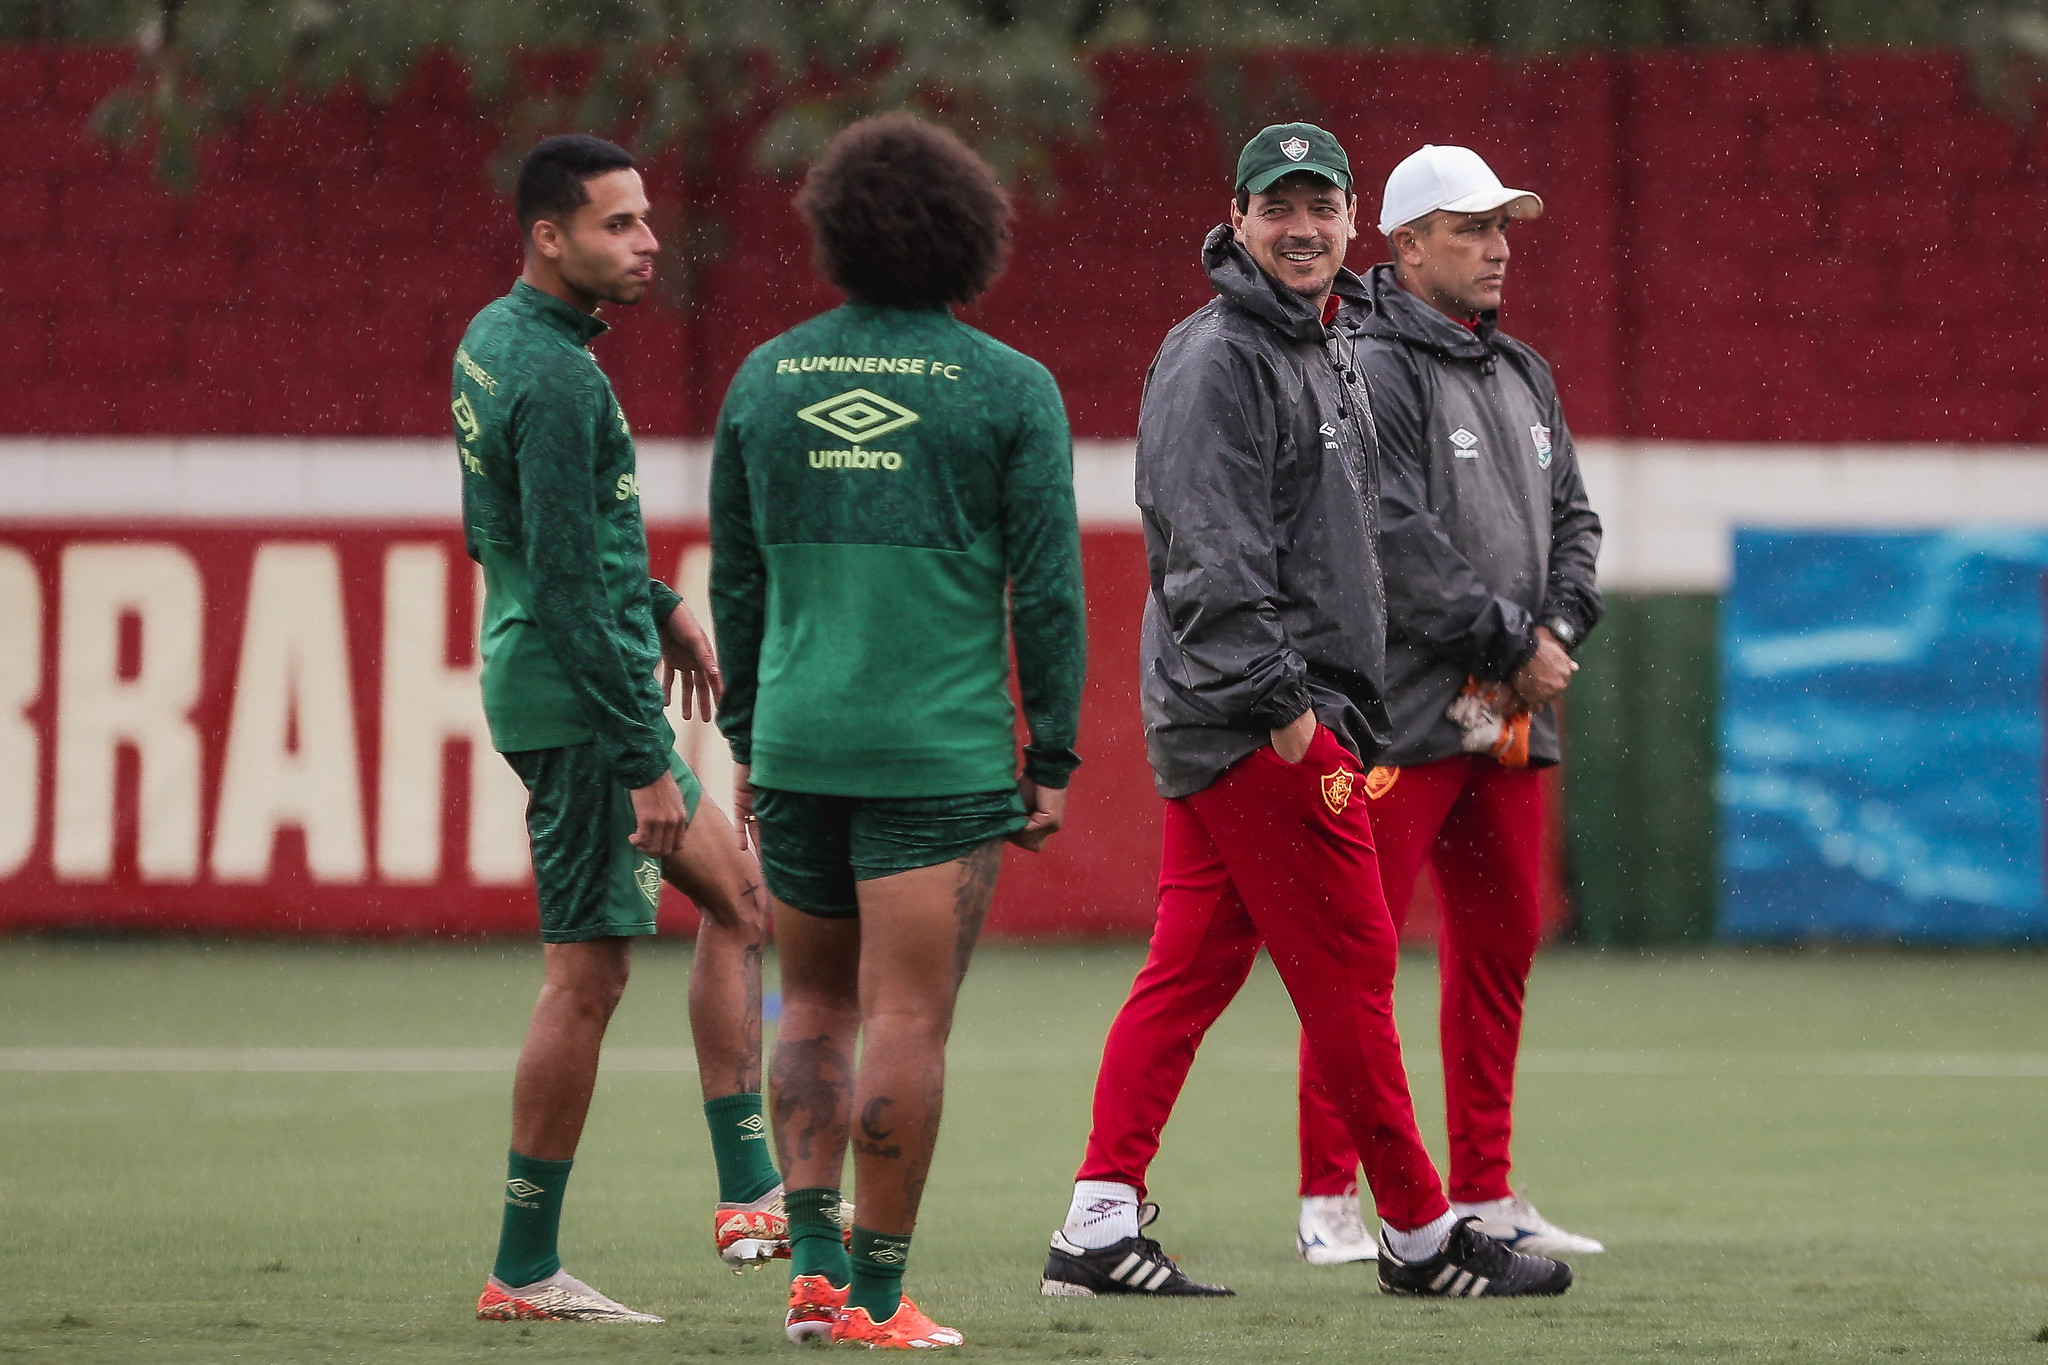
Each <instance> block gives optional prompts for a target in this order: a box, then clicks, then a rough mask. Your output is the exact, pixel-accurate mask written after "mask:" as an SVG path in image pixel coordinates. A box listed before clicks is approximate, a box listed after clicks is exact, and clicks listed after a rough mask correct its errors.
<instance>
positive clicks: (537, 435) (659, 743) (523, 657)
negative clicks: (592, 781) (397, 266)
mask: <svg viewBox="0 0 2048 1365" xmlns="http://www.w3.org/2000/svg"><path fill="white" fill-rule="evenodd" d="M605 330H606V328H605V324H604V323H602V322H600V321H598V320H597V319H596V318H594V317H591V316H590V315H589V314H587V313H584V312H581V311H580V310H578V309H575V308H572V307H570V306H569V305H568V304H566V303H563V302H562V301H561V300H560V299H557V298H555V297H554V296H552V295H550V294H545V293H543V292H541V291H540V290H538V289H535V288H534V287H533V286H531V285H529V284H526V283H525V282H523V281H522V282H521V283H519V284H515V285H513V286H512V292H511V293H509V294H507V295H506V296H505V297H503V298H501V299H497V300H494V301H493V302H492V303H491V304H489V305H488V306H487V307H485V309H484V310H483V311H482V312H481V313H478V314H477V315H476V317H475V318H474V319H473V320H472V321H471V322H470V324H469V330H468V331H467V332H465V333H463V336H462V345H461V347H460V348H459V349H458V350H457V351H456V352H455V401H454V402H453V403H452V404H451V407H452V408H453V409H454V412H455V438H456V441H457V443H458V444H459V446H460V449H461V452H462V517H463V526H464V538H465V540H466V541H467V543H468V545H469V554H470V558H472V559H474V560H476V561H477V563H479V564H481V565H483V567H484V610H483V630H482V635H483V641H482V653H483V691H484V716H485V719H487V720H488V721H489V722H490V727H491V742H492V743H493V744H494V745H496V746H497V748H498V749H499V751H500V752H503V753H517V752H519V751H520V750H524V749H552V748H556V747H558V746H560V745H565V744H589V743H592V742H595V743H596V745H597V752H598V757H599V758H600V759H601V760H602V761H603V762H604V764H605V766H606V767H607V768H609V769H611V771H612V774H613V776H615V777H617V778H618V780H619V782H620V783H621V784H622V785H624V786H627V787H644V786H646V785H647V784H648V783H650V782H653V781H655V780H656V779H658V778H659V777H660V776H661V775H662V774H663V773H665V772H667V771H668V760H669V753H670V750H671V749H672V748H673V746H674V743H675V735H674V731H673V730H671V729H670V727H669V723H668V718H667V717H666V716H665V715H664V714H663V713H662V698H661V689H660V687H659V686H658V685H657V684H656V682H655V678H654V669H655V664H656V663H657V662H658V661H659V660H660V658H661V644H660V637H659V636H658V635H657V634H656V631H655V622H656V621H657V620H666V619H667V618H668V614H669V612H671V611H673V610H674V609H675V605H676V602H677V601H678V600H679V599H678V598H677V597H676V595H675V593H674V592H672V591H670V589H669V587H668V585H666V584H664V583H658V582H654V581H652V580H650V579H649V578H648V576H647V532H646V529H645V528H644V527H643V526H642V525H641V522H640V481H639V475H638V473H637V472H636V470H635V468H634V461H633V434H632V431H631V430H630V429H629V428H628V427H627V425H626V414H625V413H624V412H622V411H620V409H619V401H618V399H617V398H615V397H614V396H613V395H612V386H611V381H610V380H608V379H606V378H605V376H604V371H602V370H600V369H598V367H597V361H596V360H595V359H593V358H592V357H591V354H590V343H591V341H592V340H593V339H594V338H596V337H598V336H599V335H601V334H602V333H603V332H604V331H605Z"/></svg>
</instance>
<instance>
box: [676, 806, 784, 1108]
mask: <svg viewBox="0 0 2048 1365" xmlns="http://www.w3.org/2000/svg"><path fill="white" fill-rule="evenodd" d="M661 872H662V876H663V877H665V878H667V880H668V883H669V885H671V886H673V887H675V888H676V890H678V891H680V892H682V893H683V894H684V895H685V896H688V897H689V898H690V903H691V904H692V905H695V906H696V907H697V914H698V917H699V920H698V925H697V951H696V955H695V957H694V959H693V960H692V961H691V964H690V1037H691V1039H692V1041H693V1042H694V1043H695V1045H696V1049H697V1079H698V1081H699V1083H700V1084H702V1086H703V1087H704V1098H705V1099H706V1100H716V1099H723V1098H725V1097H727V1096H729V1095H741V1094H749V1093H759V1091H760V1089H761V958H762V954H763V952H764V951H765V949H766V946H767V939H768V892H767V889H766V887H764V886H763V885H762V882H761V867H760V864H759V863H757V862H756V861H755V860H754V855H753V854H752V853H749V852H747V851H746V850H744V849H742V848H741V847H740V846H739V840H738V838H737V837H735V835H734V834H733V829H732V825H731V824H730V823H729V822H728V821H727V820H726V818H725V814H724V812H722V811H720V810H719V809H718V807H717V806H714V805H713V804H711V802H710V801H708V800H706V801H701V802H699V803H698V806H697V816H696V818H695V819H694V820H692V821H691V822H690V828H689V832H688V833H686V834H685V835H684V836H683V846H682V848H681V849H679V850H677V851H676V852H674V853H671V854H670V855H669V856H668V857H667V858H666V859H665V860H663V862H662V865H661Z"/></svg>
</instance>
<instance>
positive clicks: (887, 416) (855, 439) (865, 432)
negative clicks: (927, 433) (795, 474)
mask: <svg viewBox="0 0 2048 1365" xmlns="http://www.w3.org/2000/svg"><path fill="white" fill-rule="evenodd" d="M797 416H798V417H801V418H803V420H804V421H806V422H809V423H810V424H811V425H812V426H814V427H822V428H823V429H824V430H826V431H829V432H831V433H832V434H833V435H834V436H837V437H838V438H839V439H840V440H842V441H847V442H850V443H851V444H853V445H859V444H860V443H861V442H863V441H872V440H874V439H875V438H876V437H877V436H886V435H888V434H889V433H890V432H892V431H899V430H901V429H902V428H904V427H907V426H909V425H910V424H911V423H912V422H915V421H916V420H917V414H916V413H914V412H912V411H911V410H910V409H909V408H906V407H904V406H903V405H902V404H901V403H897V402H894V401H892V400H890V399H887V398H884V397H882V395H880V394H879V393H875V392H872V391H871V390H868V389H848V390H847V391H846V392H845V393H842V394H835V395H834V396H833V397H831V398H827V399H826V400H825V401H823V402H822V403H813V404H811V405H810V406H809V407H807V408H804V409H802V410H801V411H799V412H798V413H797Z"/></svg>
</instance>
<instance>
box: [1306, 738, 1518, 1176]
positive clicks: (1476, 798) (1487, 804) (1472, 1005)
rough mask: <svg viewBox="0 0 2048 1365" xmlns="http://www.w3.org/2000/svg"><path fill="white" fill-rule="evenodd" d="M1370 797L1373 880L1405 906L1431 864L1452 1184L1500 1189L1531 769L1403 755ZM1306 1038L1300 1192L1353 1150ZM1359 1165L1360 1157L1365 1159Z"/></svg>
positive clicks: (1510, 1099) (1347, 1171)
mask: <svg viewBox="0 0 2048 1365" xmlns="http://www.w3.org/2000/svg"><path fill="white" fill-rule="evenodd" d="M1400 774H1401V775H1400V777H1399V778H1398V779H1396V780H1395V782H1394V785H1393V786H1392V787H1391V788H1390V789H1388V790H1387V791H1386V792H1385V793H1384V794H1383V795H1381V796H1380V798H1379V799H1378V800H1376V801H1373V802H1372V803H1371V811H1370V814H1371V818H1372V832H1373V838H1374V840H1375V842H1376V843H1377V844H1378V846H1379V872H1380V878H1381V885H1382V887H1383V888H1384V889H1385V891H1386V898H1387V904H1388V905H1389V906H1391V907H1393V914H1394V916H1395V917H1396V918H1397V920H1398V917H1400V916H1401V915H1404V914H1405V913H1406V912H1407V909H1408V902H1409V899H1410V897H1411V896H1412V895H1413V893H1414V890H1415V878H1416V875H1417V874H1418V873H1420V872H1421V870H1422V867H1423V865H1424V864H1425V863H1427V864H1429V865H1430V866H1432V867H1434V868H1435V869H1436V876H1437V887H1438V889H1439V891H1440V892H1441V894H1442V902H1443V917H1442V924H1441V928H1440V930H1439V933H1438V941H1437V952H1438V955H1439V965H1438V972H1439V983H1438V984H1439V990H1440V992H1441V999H1440V1002H1439V1007H1438V1008H1439V1013H1438V1030H1439V1032H1440V1033H1441V1035H1442V1041H1443V1054H1444V1099H1445V1107H1446V1110H1447V1114H1446V1117H1447V1120H1448V1127H1449V1129H1450V1139H1451V1198H1453V1199H1455V1200H1457V1201H1458V1202H1459V1203H1461V1204H1478V1203H1483V1202H1485V1201H1487V1200H1490V1199H1505V1198H1507V1197H1508V1195H1509V1194H1510V1193H1511V1191H1510V1190H1509V1188H1508V1169H1509V1161H1508V1142H1509V1139H1510V1138H1511V1136H1512V1135H1513V1133H1514V1107H1515V1054H1516V1052H1517V1051H1518V1050H1519V1048H1520V1047H1521V1042H1522V992H1523V988H1524V986H1525V985H1526V984H1527V982H1528V980H1529V966H1530V964H1531V963H1532V962H1534V961H1535V958H1536V941H1537V937H1538V929H1539V921H1538V914H1539V905H1538V896H1539V891H1538V882H1537V879H1538V876H1539V874H1540V871H1541V865H1542V842H1541V841H1542V831H1543V787H1542V779H1541V777H1540V776H1539V775H1538V774H1537V773H1536V771H1535V770H1533V769H1529V768H1503V767H1501V766H1500V765H1499V764H1498V763H1495V762H1494V761H1493V760H1492V759H1490V758H1479V757H1470V756H1460V757H1458V758H1447V759H1444V760H1442V761H1440V762H1437V763H1425V764H1420V765H1418V766H1416V767H1412V768H1402V769H1401V770H1400ZM1321 1075H1322V1071H1321V1067H1320V1065H1319V1063H1318V1062H1317V1060H1316V1056H1315V1049H1312V1048H1311V1047H1309V1046H1308V1044H1307V1040H1306V1039H1304V1040H1303V1046H1302V1049H1301V1192H1302V1194H1303V1195H1304V1196H1306V1195H1312V1194H1319V1195H1328V1194H1342V1193H1344V1192H1345V1191H1346V1190H1348V1189H1350V1188H1351V1186H1352V1182H1353V1180H1354V1179H1355V1172H1356V1171H1357V1169H1358V1165H1359V1156H1360V1152H1359V1150H1358V1149H1357V1147H1356V1146H1355V1145H1354V1143H1353V1142H1352V1139H1351V1134H1350V1131H1349V1130H1348V1128H1347V1127H1346V1125H1345V1123H1344V1121H1343V1119H1342V1117H1341V1115H1340V1111H1339V1109H1338V1107H1337V1105H1336V1103H1335V1102H1334V1100H1333V1098H1332V1097H1331V1095H1330V1094H1329V1093H1328V1087H1327V1086H1325V1085H1324V1084H1323V1083H1322V1081H1321V1079H1320V1078H1321ZM1369 1169H1370V1168H1368V1170H1369Z"/></svg>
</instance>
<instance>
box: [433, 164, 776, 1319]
mask: <svg viewBox="0 0 2048 1365" xmlns="http://www.w3.org/2000/svg"><path fill="white" fill-rule="evenodd" d="M518 215H519V226H520V230H521V232H522V233H523V234H524V236H525V247H526V265H525V268H524V270H523V271H522V273H521V274H520V277H519V282H518V283H517V284H515V285H514V286H513V287H512V292H511V293H509V294H507V295H506V296H505V297H503V298H501V299H498V300H497V301H496V302H494V303H492V304H491V305H490V306H489V307H487V308H485V309H484V310H483V311H482V312H481V313H479V314H477V316H476V319H475V321H473V322H471V323H470V325H469V330H468V332H466V333H465V334H464V336H463V338H462V345H461V348H460V349H459V350H457V351H456V353H455V399H454V402H453V404H452V405H451V406H452V407H453V409H454V413H455V434H456V439H457V442H458V444H459V446H460V449H461V453H462V470H463V473H462V506H463V517H464V522H465V528H466V536H467V541H468V545H469V553H470V555H471V556H472V557H473V558H474V559H476V560H477V562H478V563H480V564H482V565H483V570H484V610H483V640H482V654H483V692H484V713H485V716H486V718H487V719H488V720H489V722H490V727H491V739H492V742H493V743H494V744H495V746H496V747H497V748H498V749H499V751H500V752H502V753H503V754H504V755H505V758H506V760H507V761H508V762H509V763H511V765H512V767H513V768H514V770H516V771H517V772H518V774H519V776H520V777H521V779H523V780H524V781H525V783H526V786H527V790H528V791H529V793H530V794H531V799H530V801H529V803H528V806H527V816H526V820H527V829H528V833H529V834H530V836H531V838H532V843H533V870H534V883H535V889H536V891H537V893H538V897H539V901H540V919H541V939H542V941H543V943H544V945H545V946H544V949H543V952H544V954H545V959H546V967H547V976H546V982H545V984H544V985H543V986H542V988H541V993H540V1000H539V1002H538V1003H537V1004H536V1005H535V1006H534V1011H533V1022H532V1024H531V1025H530V1027H529V1029H528V1031H527V1035H526V1046H525V1047H524V1049H523V1050H522V1051H521V1052H520V1056H519V1071H518V1075H517V1078H516V1079H515V1080H514V1082H513V1087H512V1152H511V1158H510V1166H509V1169H508V1171H507V1174H506V1182H505V1218H504V1226H503V1231H502V1233H501V1234H500V1238H499V1243H498V1257H497V1263H496V1265H495V1266H494V1267H493V1269H492V1271H491V1275H490V1278H489V1280H488V1281H487V1282H486V1284H485V1286H484V1292H483V1296H482V1298H480V1299H479V1300H478V1302H477V1316H478V1317H480V1318H499V1319H503V1318H574V1319H582V1320H588V1321H609V1322H659V1321H661V1319H659V1318H657V1317H654V1316H652V1315H650V1314H646V1313H636V1312H633V1311H631V1310H630V1309H628V1308H626V1307H624V1306H623V1305H621V1304H618V1303H616V1302H614V1301H613V1300H611V1299H609V1298H607V1297H605V1296H604V1295H603V1294H600V1293H598V1292H597V1291H596V1290H594V1289H592V1288H590V1286H588V1285H586V1284H584V1283H583V1282H582V1281H580V1280H578V1279H576V1278H575V1277H573V1276H571V1275H570V1274H568V1273H567V1272H566V1271H564V1270H563V1269H562V1262H561V1259H560V1258H559V1257H558V1256H557V1254H556V1251H555V1234H556V1228H557V1225H558V1224H559V1222H560V1219H561V1211H562V1187H563V1185H564V1183H565V1182H566V1181H567V1180H568V1178H569V1166H570V1162H571V1160H572V1158H574V1156H575V1154H576V1143H577V1140H578V1139H579V1138H580V1137H581V1136H582V1133H583V1120H584V1117H585V1115H586V1114H587V1113H588V1112H589V1108H590V1095H591V1090H592V1087H593V1086H594V1085H595V1083H596V1079H597V1059H598V1049H599V1046H600V1045H601V1044H602V1042H603V1040H604V1032H605V1026H606V1025H607V1024H608V1023H609V1022H610V1020H611V1015H612V1010H613V1008H614V1007H615V1006H616V1005H617V1004H618V1002H619V996H620V994H621V993H622V992H623V991H624V990H625V987H626V972H627V960H628V948H629V946H630V945H631V943H632V940H633V937H634V936H635V935H639V934H651V933H653V932H654V922H655V910H656V908H657V906H658V903H659V901H660V898H661V883H662V881H663V880H664V879H666V880H668V881H669V882H671V883H673V884H674V885H675V886H676V887H677V888H678V889H679V890H681V891H682V893H683V894H684V895H686V896H688V897H689V898H690V899H691V900H692V901H694V902H695V903H696V905H697V908H698V910H699V911H700V912H701V913H702V916H703V923H702V927H701V928H700V929H699V931H698V934H697V952H696V957H695V960H694V962H693V964H692V967H691V973H690V1028H691V1032H692V1034H693V1035H694V1038H695V1042H696V1050H697V1071H698V1076H699V1078H700V1080H701V1081H702V1083H703V1087H704V1101H705V1103H704V1111H705V1115H706V1117H707V1118H708V1120H709V1121H710V1124H711V1144H712V1150H713V1153H714V1156H715V1157H716V1160H717V1165H718V1183H719V1200H720V1203H719V1205H718V1209H717V1211H716V1213H715V1214H714V1222H713V1235H714V1239H715V1241H716V1243H717V1245H718V1249H719V1252H720V1254H721V1255H722V1256H724V1257H725V1258H726V1260H727V1261H728V1262H729V1263H732V1264H734V1265H735V1266H736V1267H737V1266H739V1265H741V1264H744V1263H748V1262H752V1263H759V1262H760V1261H763V1260H766V1259H767V1258H768V1257H769V1256H770V1255H773V1254H775V1253H776V1252H777V1251H779V1250H782V1249H784V1248H785V1247H786V1234H785V1225H784V1223H783V1219H782V1208H781V1195H782V1187H781V1182H780V1181H779V1179H778V1178H777V1176H776V1172H775V1166H774V1163H773V1161H772V1159H771V1158H770V1156H769V1154H768V1150H767V1148H768V1144H767V1142H766V1141H765V1133H764V1131H763V1129H764V1126H765V1125H764V1123H763V1120H762V1115H761V1094H760V1090H761V951H762V941H763V931H764V928H765V918H766V907H765V901H764V898H763V894H762V889H761V885H760V876H759V872H758V869H757V868H756V866H755V863H754V860H753V859H752V858H751V857H749V856H748V855H747V853H746V852H745V850H744V849H743V848H742V847H741V845H740V844H739V842H738V840H737V839H736V838H735V837H734V835H733V832H732V827H731V826H730V825H729V824H727V823H726V821H725V818H724V817H723V816H721V815H720V814H719V813H718V809H717V807H715V806H713V805H711V804H709V803H708V802H707V803H702V804H700V802H699V799H698V797H699V788H698V785H697V779H696V778H695V777H694V776H693V775H692V774H691V772H690V770H689V769H688V768H687V767H685V766H684V764H683V762H682V760H681V759H679V758H678V757H676V753H675V747H674V745H675V734H674V732H673V731H672V730H671V728H670V726H669V723H668V719H667V717H666V715H664V713H663V704H664V693H665V691H667V690H668V688H669V687H671V686H672V685H673V677H674V673H675V672H680V673H681V674H682V678H683V714H684V715H685V716H687V715H689V714H690V713H691V708H692V704H693V702H694V704H695V705H696V706H698V707H701V708H703V710H704V712H706V713H708V712H709V710H710V708H711V706H712V705H713V702H714V699H715V697H716V696H717V694H718V693H719V692H720V690H721V688H720V684H719V676H718V661H717V659H716V658H715V657H714V655H713V654H712V651H711V645H710V642H709V641H708V640H707V639H706V638H705V635H704V632H703V629H702V628H701V627H700V626H699V625H698V624H697V622H696V620H695V619H694V618H693V617H692V616H691V615H690V612H689V610H688V609H687V608H685V607H684V606H683V604H682V601H681V599H680V598H678V597H677V596H676V594H675V593H674V592H672V591H671V590H670V589H669V588H668V586H667V585H666V584H663V583H660V582H656V581H652V580H650V579H649V577H648V574H647V537H646V532H645V530H644V529H643V527H642V525H641V521H640V489H639V482H638V476H637V474H636V472H635V468H634V457H633V438H632V435H631V432H630V430H629V429H628V427H627V425H626V418H625V414H624V413H622V412H621V411H620V410H619V404H618V400H617V399H616V398H614V397H613V395H612V389H611V384H610V382H609V381H607V380H606V378H605V376H604V373H603V372H602V371H601V370H599V369H598V367H597V362H596V361H595V360H593V359H592V358H591V355H590V349H589V348H590V343H591V341H592V340H593V339H595V338H596V337H597V336H599V335H600V334H602V333H603V332H604V330H605V324H604V323H602V322H600V321H598V319H597V316H596V314H597V309H598V306H599V305H600V304H604V303H624V304H630V303H635V302H637V301H638V300H639V299H640V297H641V296H642V295H643V294H644V293H646V291H647V286H648V284H649V282H650V281H651V280H652V279H653V277H654V256H655V252H656V250H657V244H656V242H655V240H654V234H653V233H652V232H650V231H649V230H648V226H647V196H646V194H645V193H644V192H643V190H642V188H641V184H640V175H639V172H637V171H636V170H634V168H633V158H632V157H631V156H630V155H628V154H627V153H626V152H625V151H624V150H623V149H621V148H619V147H616V146H614V145H612V144H611V143H609V142H604V141H601V140H599V139H597V138H592V137H579V136H570V137H552V138H549V139H547V140H546V141H544V142H542V143H540V144H539V145H538V146H536V147H535V148H534V149H533V150H532V151H531V152H529V153H528V154H527V156H526V160H525V161H524V163H523V164H522V165H521V166H520V169H519V187H518ZM657 666H659V667H660V668H661V670H662V674H663V676H662V679H661V680H660V681H657V679H656V676H655V673H656V668H657Z"/></svg>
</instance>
